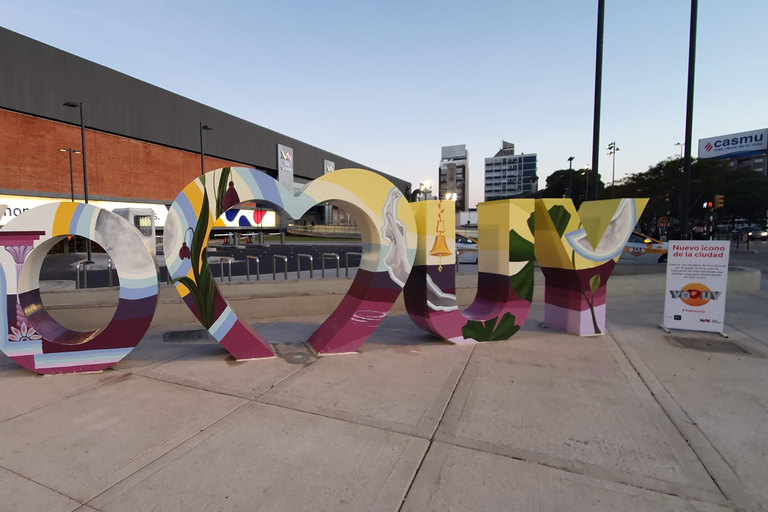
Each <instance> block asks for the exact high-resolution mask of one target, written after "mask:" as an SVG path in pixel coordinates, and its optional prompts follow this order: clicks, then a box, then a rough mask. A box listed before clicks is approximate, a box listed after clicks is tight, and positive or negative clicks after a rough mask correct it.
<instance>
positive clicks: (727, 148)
mask: <svg viewBox="0 0 768 512" xmlns="http://www.w3.org/2000/svg"><path fill="white" fill-rule="evenodd" d="M766 149H768V129H762V130H753V131H751V132H741V133H731V134H729V135H720V136H719V137H710V138H708V139H699V158H746V157H750V156H756V155H764V154H765V153H766Z"/></svg>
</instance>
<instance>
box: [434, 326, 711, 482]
mask: <svg viewBox="0 0 768 512" xmlns="http://www.w3.org/2000/svg"><path fill="white" fill-rule="evenodd" d="M607 338H609V337H608V336H597V337H582V338H577V337H574V336H570V335H565V334H559V333H556V332H550V333H543V332H530V333H529V332H526V331H522V332H520V333H518V334H517V335H516V336H515V337H514V338H512V339H510V340H508V341H506V342H499V343H486V344H481V345H478V346H477V347H476V348H475V351H474V352H473V355H472V357H471V359H470V361H469V363H468V365H467V369H466V370H465V372H464V374H463V376H462V378H461V381H460V382H459V385H458V387H457V389H456V392H455V394H454V397H453V398H452V400H451V403H450V405H449V407H448V409H447V411H446V414H445V417H444V418H443V421H442V423H441V424H440V427H439V429H438V431H437V434H436V435H435V439H436V440H439V441H444V442H450V443H453V444H458V445H461V446H465V447H468V448H475V449H480V450H485V451H490V452H493V453H499V454H505V455H509V456H513V457H518V458H521V459H524V460H528V461H533V462H537V463H541V464H545V465H549V466H552V467H558V468H561V469H568V470H570V471H575V472H581V473H585V474H590V475H592V476H600V477H604V478H606V479H617V478H619V479H621V480H622V481H624V482H625V483H632V484H633V485H638V486H645V487H647V488H651V489H666V490H671V492H682V491H683V487H687V486H689V485H691V486H695V487H697V488H699V489H703V490H704V491H702V492H703V493H704V494H705V495H709V494H711V493H715V494H716V488H715V487H714V485H713V484H712V482H711V481H709V480H708V478H706V472H705V471H704V470H703V468H701V467H700V466H699V467H698V468H695V469H694V470H693V471H691V470H690V467H689V465H690V462H691V461H692V460H693V461H695V460H696V459H695V456H693V454H690V456H689V457H686V459H685V460H684V461H681V460H679V459H678V457H677V456H676V450H678V452H679V449H680V445H682V446H684V445H685V443H684V442H683V441H682V439H679V438H678V439H674V440H671V439H669V438H668V435H669V431H667V430H662V429H660V428H659V425H657V423H656V421H655V420H654V416H653V415H652V414H651V413H649V410H647V409H646V407H645V406H644V402H643V400H641V398H640V397H639V396H638V395H637V393H636V392H635V390H634V388H633V386H632V384H631V383H630V381H629V380H628V378H627V375H626V374H625V372H624V370H623V369H622V367H621V365H620V364H619V363H618V362H617V360H616V359H615V357H614V355H613V354H612V352H611V350H610V348H609V346H608V343H613V340H611V339H607ZM673 433H675V434H676V432H673ZM673 443H676V444H674V445H673ZM702 475H703V476H704V478H702ZM669 483H671V484H674V485H672V486H670V485H669Z"/></svg>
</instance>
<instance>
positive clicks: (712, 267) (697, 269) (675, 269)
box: [661, 240, 730, 338]
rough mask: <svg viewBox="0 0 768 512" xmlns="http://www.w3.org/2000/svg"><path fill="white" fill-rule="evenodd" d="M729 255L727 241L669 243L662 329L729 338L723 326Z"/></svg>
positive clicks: (680, 241)
mask: <svg viewBox="0 0 768 512" xmlns="http://www.w3.org/2000/svg"><path fill="white" fill-rule="evenodd" d="M729 252H730V241H723V242H719V241H713V240H695V241H694V240H691V241H688V240H675V241H672V242H670V243H669V255H668V260H667V287H666V294H665V297H664V321H663V323H662V324H661V328H662V329H664V330H665V331H667V332H669V329H686V330H691V331H706V332H716V333H718V334H720V335H721V336H723V337H725V338H727V337H728V336H727V335H726V334H725V333H724V332H723V327H724V325H725V291H726V288H727V286H728V257H729Z"/></svg>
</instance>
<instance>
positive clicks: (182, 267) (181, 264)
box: [166, 258, 192, 279]
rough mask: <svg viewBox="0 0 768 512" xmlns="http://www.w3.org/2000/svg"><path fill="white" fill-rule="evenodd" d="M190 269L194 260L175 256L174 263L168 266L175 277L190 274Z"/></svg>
mask: <svg viewBox="0 0 768 512" xmlns="http://www.w3.org/2000/svg"><path fill="white" fill-rule="evenodd" d="M167 262H168V261H167V260H166V263H167ZM190 269H192V261H191V260H187V259H184V260H182V259H179V258H174V260H173V263H171V265H170V267H168V270H169V271H170V272H171V277H172V278H174V279H176V278H177V277H181V276H185V275H187V274H189V271H190Z"/></svg>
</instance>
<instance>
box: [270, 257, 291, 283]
mask: <svg viewBox="0 0 768 512" xmlns="http://www.w3.org/2000/svg"><path fill="white" fill-rule="evenodd" d="M278 258H279V259H281V260H283V272H285V279H286V280H287V279H288V256H283V255H281V254H273V255H272V280H273V281H275V280H276V279H277V275H276V274H275V268H276V267H277V265H276V264H275V260H276V259H278Z"/></svg>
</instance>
